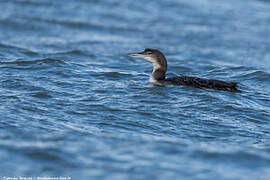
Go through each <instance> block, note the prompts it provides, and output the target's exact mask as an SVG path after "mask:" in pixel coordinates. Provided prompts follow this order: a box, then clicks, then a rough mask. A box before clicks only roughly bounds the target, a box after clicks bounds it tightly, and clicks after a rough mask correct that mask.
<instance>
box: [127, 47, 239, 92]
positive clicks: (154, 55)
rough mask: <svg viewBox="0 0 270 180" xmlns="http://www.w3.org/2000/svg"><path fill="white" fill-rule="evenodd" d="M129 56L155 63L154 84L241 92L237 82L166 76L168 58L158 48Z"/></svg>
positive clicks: (151, 79) (151, 78)
mask: <svg viewBox="0 0 270 180" xmlns="http://www.w3.org/2000/svg"><path fill="white" fill-rule="evenodd" d="M128 56H131V57H138V58H143V59H145V60H147V61H149V62H151V63H152V64H153V66H154V68H153V72H152V75H151V77H150V82H151V83H152V84H154V85H158V86H164V85H178V86H179V85H183V86H190V87H194V88H209V89H215V90H222V91H230V92H241V91H240V90H238V89H237V87H236V86H237V84H236V83H235V82H225V81H220V80H214V79H203V78H197V77H189V76H179V77H173V78H166V71H167V60H166V58H165V56H164V55H163V54H162V52H160V51H159V50H156V49H149V48H147V49H145V50H144V51H143V52H140V53H130V54H128Z"/></svg>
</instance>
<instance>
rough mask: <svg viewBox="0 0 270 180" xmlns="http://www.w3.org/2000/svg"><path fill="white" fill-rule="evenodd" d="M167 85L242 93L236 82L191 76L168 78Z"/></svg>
mask: <svg viewBox="0 0 270 180" xmlns="http://www.w3.org/2000/svg"><path fill="white" fill-rule="evenodd" d="M165 81H166V82H167V83H169V84H172V85H178V86H181V85H183V86H191V87H195V88H209V89H216V90H222V91H230V92H241V91H240V90H238V89H237V84H236V83H234V82H225V81H220V80H214V79H203V78H197V77H190V76H179V77H174V78H167V79H166V80H165Z"/></svg>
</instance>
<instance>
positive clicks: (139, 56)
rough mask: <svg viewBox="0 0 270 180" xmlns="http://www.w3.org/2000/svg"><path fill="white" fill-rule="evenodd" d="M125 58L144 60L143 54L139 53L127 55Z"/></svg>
mask: <svg viewBox="0 0 270 180" xmlns="http://www.w3.org/2000/svg"><path fill="white" fill-rule="evenodd" d="M127 56H130V57H135V58H144V57H145V56H144V54H143V53H142V52H139V53H128V54H127Z"/></svg>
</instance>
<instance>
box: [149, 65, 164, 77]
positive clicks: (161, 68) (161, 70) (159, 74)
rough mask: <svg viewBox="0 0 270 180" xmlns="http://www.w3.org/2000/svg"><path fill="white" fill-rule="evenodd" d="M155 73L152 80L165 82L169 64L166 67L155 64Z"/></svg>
mask: <svg viewBox="0 0 270 180" xmlns="http://www.w3.org/2000/svg"><path fill="white" fill-rule="evenodd" d="M153 66H154V68H153V72H152V74H151V78H150V79H152V80H156V81H160V80H165V77H166V71H167V64H166V65H161V64H156V63H153Z"/></svg>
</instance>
